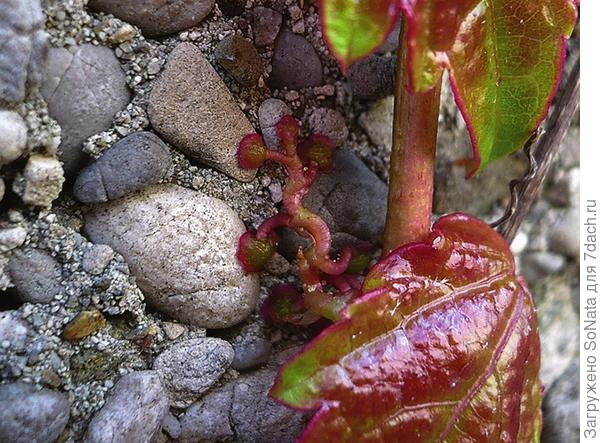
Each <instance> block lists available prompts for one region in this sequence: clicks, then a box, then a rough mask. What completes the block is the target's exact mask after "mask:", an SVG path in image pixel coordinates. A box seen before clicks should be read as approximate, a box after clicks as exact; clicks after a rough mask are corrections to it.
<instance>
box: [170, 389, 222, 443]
mask: <svg viewBox="0 0 600 443" xmlns="http://www.w3.org/2000/svg"><path fill="white" fill-rule="evenodd" d="M231 388H232V385H227V387H226V388H223V389H219V390H216V391H213V392H210V393H209V394H207V395H206V396H204V397H203V398H202V399H201V400H200V401H198V402H196V403H194V404H193V405H192V406H190V407H189V408H188V409H187V411H185V414H184V416H183V417H182V418H181V422H180V423H181V437H180V439H181V442H182V443H198V442H213V441H228V440H230V439H232V438H233V437H234V433H233V429H232V428H231V423H230V421H229V411H230V410H231V402H232V397H233V392H232V389H231Z"/></svg>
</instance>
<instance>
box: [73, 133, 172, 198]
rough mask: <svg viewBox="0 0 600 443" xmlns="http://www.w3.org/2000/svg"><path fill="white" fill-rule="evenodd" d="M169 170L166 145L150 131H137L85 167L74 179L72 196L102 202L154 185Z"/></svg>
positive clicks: (168, 156) (168, 153) (169, 163)
mask: <svg viewBox="0 0 600 443" xmlns="http://www.w3.org/2000/svg"><path fill="white" fill-rule="evenodd" d="M172 170H173V161H172V159H171V154H170V152H169V148H168V147H167V145H165V144H164V143H163V141H162V140H161V139H160V138H158V137H157V136H156V135H155V134H153V133H151V132H137V133H135V134H131V135H128V136H127V137H125V138H124V139H122V140H120V141H118V142H117V143H115V144H114V145H113V146H112V147H111V148H110V149H108V150H107V151H106V152H105V153H104V154H103V155H102V157H100V158H99V159H98V160H96V161H95V162H94V163H92V164H91V165H89V166H87V167H85V168H84V169H83V170H82V171H81V172H80V174H79V176H78V177H77V180H75V184H74V186H73V194H74V195H75V197H76V198H77V199H78V200H79V201H80V202H83V203H104V202H107V201H109V200H115V199H117V198H119V197H123V196H124V195H127V194H131V193H132V192H135V191H138V190H140V189H143V188H145V187H146V186H149V185H152V184H155V183H158V182H159V181H161V180H163V179H164V178H166V177H168V176H169V175H170V174H171V173H172Z"/></svg>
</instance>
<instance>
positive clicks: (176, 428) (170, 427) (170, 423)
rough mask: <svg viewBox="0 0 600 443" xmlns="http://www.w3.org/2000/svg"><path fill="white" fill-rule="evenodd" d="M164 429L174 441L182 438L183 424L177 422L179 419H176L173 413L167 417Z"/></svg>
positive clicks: (163, 424)
mask: <svg viewBox="0 0 600 443" xmlns="http://www.w3.org/2000/svg"><path fill="white" fill-rule="evenodd" d="M162 429H163V431H165V432H166V433H167V434H168V435H169V437H171V438H172V439H173V440H176V441H177V440H178V439H179V437H180V436H181V424H180V423H179V420H177V417H175V416H174V415H173V414H171V413H168V414H167V415H166V416H165V419H164V420H163V423H162Z"/></svg>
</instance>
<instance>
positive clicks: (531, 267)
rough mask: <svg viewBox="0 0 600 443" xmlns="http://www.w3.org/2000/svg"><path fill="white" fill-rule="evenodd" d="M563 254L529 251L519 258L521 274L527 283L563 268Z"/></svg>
mask: <svg viewBox="0 0 600 443" xmlns="http://www.w3.org/2000/svg"><path fill="white" fill-rule="evenodd" d="M565 264H566V259H565V257H564V256H562V255H559V254H554V253H552V252H529V253H526V254H525V255H524V256H523V257H522V258H521V275H522V276H523V277H524V278H525V280H526V281H527V282H529V283H535V282H537V281H538V280H541V279H543V278H545V277H547V276H548V275H552V274H556V273H558V272H560V271H562V270H563V268H564V267H565Z"/></svg>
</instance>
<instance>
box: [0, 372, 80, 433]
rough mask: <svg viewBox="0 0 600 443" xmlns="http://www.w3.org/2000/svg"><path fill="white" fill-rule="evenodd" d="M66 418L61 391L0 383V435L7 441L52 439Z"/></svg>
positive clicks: (64, 424) (67, 411) (67, 410)
mask: <svg viewBox="0 0 600 443" xmlns="http://www.w3.org/2000/svg"><path fill="white" fill-rule="evenodd" d="M68 420H69V400H68V398H67V396H66V395H65V394H62V393H60V392H54V391H50V390H48V389H42V390H37V389H36V388H35V386H33V385H29V384H25V383H13V384H6V385H0V438H1V441H3V442H4V441H5V442H10V443H47V442H54V441H55V440H56V439H57V438H58V437H59V436H60V434H61V432H62V431H63V429H64V428H65V426H66V425H67V421H68Z"/></svg>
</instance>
